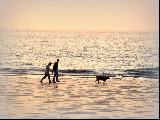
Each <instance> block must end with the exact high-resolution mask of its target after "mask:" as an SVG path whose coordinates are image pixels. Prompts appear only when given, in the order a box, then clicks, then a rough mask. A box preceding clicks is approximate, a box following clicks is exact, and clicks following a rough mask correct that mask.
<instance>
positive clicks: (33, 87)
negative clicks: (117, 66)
mask: <svg viewBox="0 0 160 120" xmlns="http://www.w3.org/2000/svg"><path fill="white" fill-rule="evenodd" d="M60 81H61V82H60V83H54V84H53V83H52V84H48V81H44V83H39V78H34V77H32V78H31V77H28V78H27V77H23V76H22V77H2V78H1V85H0V86H1V87H0V95H1V96H0V99H1V102H0V106H1V108H0V116H1V118H158V116H159V108H158V106H159V99H158V98H159V93H158V89H159V81H158V80H157V79H147V78H133V77H124V78H114V77H113V78H111V79H110V80H108V81H107V85H104V84H103V83H102V82H101V83H100V84H97V83H96V82H95V78H60Z"/></svg>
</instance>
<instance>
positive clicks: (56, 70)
mask: <svg viewBox="0 0 160 120" xmlns="http://www.w3.org/2000/svg"><path fill="white" fill-rule="evenodd" d="M58 62H59V59H57V62H55V63H54V65H53V74H54V77H53V83H56V82H60V81H58ZM55 78H56V81H55Z"/></svg>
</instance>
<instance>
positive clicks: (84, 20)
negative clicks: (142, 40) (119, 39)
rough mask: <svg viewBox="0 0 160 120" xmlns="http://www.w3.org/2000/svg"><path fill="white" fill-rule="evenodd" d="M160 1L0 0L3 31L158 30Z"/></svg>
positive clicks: (0, 20)
mask: <svg viewBox="0 0 160 120" xmlns="http://www.w3.org/2000/svg"><path fill="white" fill-rule="evenodd" d="M158 9H159V0H0V17H1V19H0V29H6V28H7V29H27V30H81V31H83V30H85V31H86V30H91V31H155V30H158V25H159V22H158V21H159V20H158V19H159V13H158Z"/></svg>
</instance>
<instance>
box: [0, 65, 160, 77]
mask: <svg viewBox="0 0 160 120" xmlns="http://www.w3.org/2000/svg"><path fill="white" fill-rule="evenodd" d="M43 74H44V69H42V68H30V69H13V68H0V75H6V76H7V75H43ZM59 74H60V76H96V75H107V76H110V77H115V76H122V77H144V78H155V79H159V67H156V68H143V69H128V70H119V69H117V70H116V69H114V70H103V72H102V71H101V72H98V71H96V70H87V69H83V70H78V69H67V70H59Z"/></svg>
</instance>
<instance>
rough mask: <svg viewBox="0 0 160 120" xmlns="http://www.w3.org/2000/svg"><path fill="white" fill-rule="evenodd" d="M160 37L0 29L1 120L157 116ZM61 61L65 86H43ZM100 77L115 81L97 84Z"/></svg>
mask: <svg viewBox="0 0 160 120" xmlns="http://www.w3.org/2000/svg"><path fill="white" fill-rule="evenodd" d="M158 37H159V35H158V33H143V32H58V31H52V32H49V31H46V32H35V31H1V32H0V82H1V84H0V100H1V101H0V118H125V119H127V118H159V50H158V49H159V48H158V47H159V41H158ZM57 58H59V59H60V62H59V74H60V77H59V80H60V81H61V82H60V83H56V84H53V83H52V84H48V80H47V79H45V80H44V83H43V84H41V83H40V82H39V81H40V79H41V78H42V77H43V74H44V69H45V65H46V64H47V63H48V62H50V61H51V62H54V61H56V59H57ZM97 74H104V75H105V74H107V75H109V76H110V78H111V79H109V80H107V84H103V83H102V82H101V83H100V84H97V83H96V82H95V75H97ZM52 77H53V76H51V79H52Z"/></svg>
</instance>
